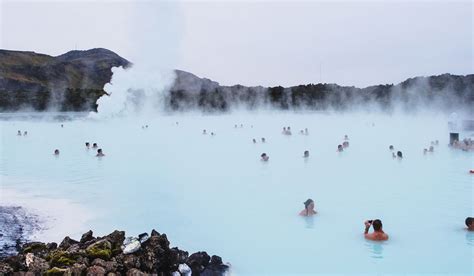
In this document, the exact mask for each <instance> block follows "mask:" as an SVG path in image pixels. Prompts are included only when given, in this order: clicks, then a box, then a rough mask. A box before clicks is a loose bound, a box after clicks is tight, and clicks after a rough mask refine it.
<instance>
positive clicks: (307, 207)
mask: <svg viewBox="0 0 474 276" xmlns="http://www.w3.org/2000/svg"><path fill="white" fill-rule="evenodd" d="M303 204H304V210H302V211H301V212H300V216H303V217H310V216H312V215H316V214H317V212H316V211H315V210H314V201H313V200H312V199H311V198H308V199H307V200H306V201H305V202H303Z"/></svg>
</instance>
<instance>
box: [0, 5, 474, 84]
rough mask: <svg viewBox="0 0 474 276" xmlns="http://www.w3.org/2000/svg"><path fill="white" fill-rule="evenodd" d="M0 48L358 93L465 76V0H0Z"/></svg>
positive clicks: (468, 29) (468, 28)
mask: <svg viewBox="0 0 474 276" xmlns="http://www.w3.org/2000/svg"><path fill="white" fill-rule="evenodd" d="M0 2H1V5H0V9H1V10H0V48H2V49H12V50H29V51H35V52H39V53H45V54H50V55H59V54H62V53H65V52H67V51H69V50H73V49H90V48H95V47H103V48H108V49H110V50H113V51H115V52H117V53H118V54H119V55H121V56H123V57H125V58H127V59H129V60H131V61H135V62H138V61H141V60H144V61H146V62H149V61H150V60H151V61H153V63H154V64H160V66H165V67H172V68H178V69H182V70H186V71H189V72H192V73H194V74H196V75H198V76H201V77H207V78H210V79H213V80H215V81H218V82H219V83H221V84H226V85H230V84H237V83H238V84H243V85H264V86H275V85H283V86H290V85H297V84H306V83H316V82H320V81H321V80H322V81H323V82H331V83H338V84H342V85H354V86H359V87H364V86H368V85H373V84H379V83H398V82H401V81H403V80H405V79H406V78H409V77H414V76H423V75H424V76H426V75H433V74H442V73H447V72H449V73H453V74H472V73H473V66H474V65H473V60H474V54H473V51H474V50H473V43H474V35H473V22H474V21H473V13H474V7H473V3H472V1H465V2H453V1H444V2H432V1H419V2H413V1H407V2H405V1H403V2H402V1H394V0H390V1H370V2H362V1H331V2H322V1H303V2H294V1H260V2H250V1H220V2H199V1H187V2H159V3H156V2H155V3H154V4H151V3H150V2H143V1H141V2H136V1H77V0H76V1H27V2H26V1H11V0H0Z"/></svg>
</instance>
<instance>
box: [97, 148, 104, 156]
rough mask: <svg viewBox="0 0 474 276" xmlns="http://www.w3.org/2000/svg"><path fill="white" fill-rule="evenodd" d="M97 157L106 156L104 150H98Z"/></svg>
mask: <svg viewBox="0 0 474 276" xmlns="http://www.w3.org/2000/svg"><path fill="white" fill-rule="evenodd" d="M95 156H96V157H102V156H105V154H104V153H102V149H98V150H97V154H96V155H95Z"/></svg>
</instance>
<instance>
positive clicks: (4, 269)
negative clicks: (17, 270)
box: [0, 262, 13, 275]
mask: <svg viewBox="0 0 474 276" xmlns="http://www.w3.org/2000/svg"><path fill="white" fill-rule="evenodd" d="M11 272H13V268H12V267H11V266H10V265H9V264H7V263H4V262H0V275H8V274H9V273H11Z"/></svg>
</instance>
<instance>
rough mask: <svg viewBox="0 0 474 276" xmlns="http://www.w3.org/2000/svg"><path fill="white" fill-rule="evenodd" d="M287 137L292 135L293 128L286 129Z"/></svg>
mask: <svg viewBox="0 0 474 276" xmlns="http://www.w3.org/2000/svg"><path fill="white" fill-rule="evenodd" d="M286 135H291V128H290V127H287V128H286Z"/></svg>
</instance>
